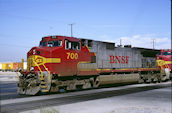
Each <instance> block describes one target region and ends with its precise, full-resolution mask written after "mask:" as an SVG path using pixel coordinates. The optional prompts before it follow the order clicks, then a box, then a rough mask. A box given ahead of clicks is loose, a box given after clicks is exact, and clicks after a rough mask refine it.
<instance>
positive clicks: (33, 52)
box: [28, 47, 40, 56]
mask: <svg viewBox="0 0 172 113" xmlns="http://www.w3.org/2000/svg"><path fill="white" fill-rule="evenodd" d="M31 55H40V48H39V47H33V48H32V49H31V50H30V51H29V52H28V56H31Z"/></svg>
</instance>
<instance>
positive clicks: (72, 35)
mask: <svg viewBox="0 0 172 113" xmlns="http://www.w3.org/2000/svg"><path fill="white" fill-rule="evenodd" d="M74 24H75V23H72V24H69V25H70V26H71V37H73V32H72V26H73V25H74Z"/></svg>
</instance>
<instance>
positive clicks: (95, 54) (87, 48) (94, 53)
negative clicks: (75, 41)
mask: <svg viewBox="0 0 172 113" xmlns="http://www.w3.org/2000/svg"><path fill="white" fill-rule="evenodd" d="M86 47H87V49H88V51H89V52H91V51H90V49H89V47H88V46H86ZM93 53H94V56H96V53H95V52H93Z"/></svg>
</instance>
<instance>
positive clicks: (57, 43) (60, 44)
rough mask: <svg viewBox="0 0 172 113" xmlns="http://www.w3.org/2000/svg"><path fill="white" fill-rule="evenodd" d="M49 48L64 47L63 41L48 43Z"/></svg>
mask: <svg viewBox="0 0 172 113" xmlns="http://www.w3.org/2000/svg"><path fill="white" fill-rule="evenodd" d="M47 46H48V47H59V46H62V41H61V40H57V41H48V44H47Z"/></svg>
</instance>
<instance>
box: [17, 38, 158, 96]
mask: <svg viewBox="0 0 172 113" xmlns="http://www.w3.org/2000/svg"><path fill="white" fill-rule="evenodd" d="M152 52H153V54H151V55H153V56H149V55H150V54H149V53H152ZM158 52H159V51H158V50H156V51H154V50H144V49H138V48H131V47H126V48H122V47H115V44H114V43H107V42H101V41H93V40H89V39H78V38H74V37H66V36H47V37H43V38H42V40H41V41H40V45H39V47H33V48H32V49H31V50H30V51H29V52H28V53H27V70H26V71H23V70H22V71H21V76H20V77H19V83H18V93H19V94H29V95H35V94H37V93H38V92H42V93H44V92H58V91H59V89H60V88H64V89H66V90H76V89H77V88H78V87H79V88H82V89H87V88H96V87H98V86H99V85H103V84H115V83H121V82H145V81H147V82H151V81H158V80H160V78H159V77H158V76H159V74H160V73H159V72H160V69H159V68H157V65H156V58H155V55H156V53H158ZM147 53H148V54H147ZM145 75H146V76H145ZM147 75H148V76H147ZM149 78H151V79H149Z"/></svg>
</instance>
